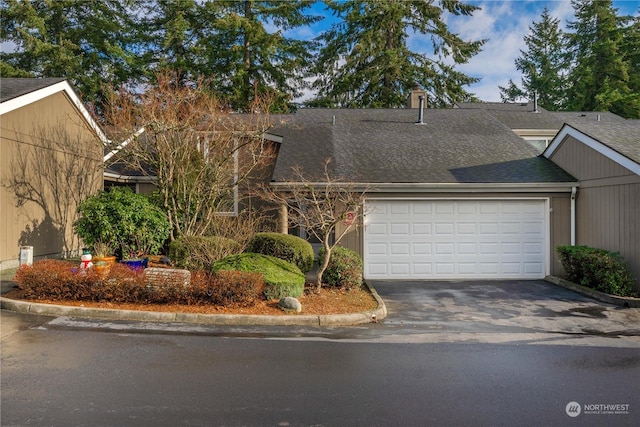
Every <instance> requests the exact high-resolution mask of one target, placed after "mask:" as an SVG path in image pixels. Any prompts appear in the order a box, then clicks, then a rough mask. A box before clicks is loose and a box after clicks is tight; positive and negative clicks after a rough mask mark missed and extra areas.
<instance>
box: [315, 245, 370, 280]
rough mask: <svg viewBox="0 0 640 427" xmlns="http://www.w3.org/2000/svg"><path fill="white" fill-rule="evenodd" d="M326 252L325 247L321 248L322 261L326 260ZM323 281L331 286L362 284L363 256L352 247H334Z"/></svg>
mask: <svg viewBox="0 0 640 427" xmlns="http://www.w3.org/2000/svg"><path fill="white" fill-rule="evenodd" d="M325 253H326V252H325V250H324V248H321V249H320V254H319V258H320V260H319V262H320V263H322V262H323V261H324V257H325ZM322 281H323V282H324V283H326V284H327V285H329V286H335V287H340V288H348V289H352V288H357V287H360V286H362V258H361V257H360V255H358V254H357V253H356V252H354V251H352V250H351V249H347V248H345V247H342V246H336V247H334V248H333V249H332V250H331V258H330V259H329V265H327V269H326V270H325V272H324V274H323V275H322Z"/></svg>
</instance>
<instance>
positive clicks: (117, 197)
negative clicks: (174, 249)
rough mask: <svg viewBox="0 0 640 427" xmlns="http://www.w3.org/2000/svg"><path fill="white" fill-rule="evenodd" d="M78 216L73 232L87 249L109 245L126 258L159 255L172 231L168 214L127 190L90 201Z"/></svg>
mask: <svg viewBox="0 0 640 427" xmlns="http://www.w3.org/2000/svg"><path fill="white" fill-rule="evenodd" d="M78 212H79V213H80V218H78V220H77V221H75V222H74V224H73V228H74V230H75V232H76V233H78V235H79V236H80V237H81V238H82V240H83V241H84V243H85V244H86V245H89V246H93V245H94V244H95V243H98V242H101V243H107V244H109V245H110V246H111V247H112V248H119V249H120V251H121V252H122V255H123V256H127V255H129V256H132V255H135V254H141V253H144V254H151V255H153V254H156V253H158V252H159V250H160V249H161V248H162V246H163V245H164V243H165V241H166V240H167V239H168V238H169V234H170V231H171V226H170V224H169V220H168V219H167V214H166V213H165V212H164V211H162V210H161V209H160V208H158V207H157V206H156V205H154V204H153V203H152V202H151V201H150V200H149V198H148V197H147V196H144V195H142V194H136V193H134V192H133V191H131V190H130V189H129V188H126V187H111V188H110V189H109V191H100V192H99V193H98V194H96V195H93V196H90V197H88V198H86V199H85V200H83V201H82V202H81V203H80V205H79V206H78Z"/></svg>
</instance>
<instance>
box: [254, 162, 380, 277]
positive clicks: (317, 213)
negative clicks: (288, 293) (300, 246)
mask: <svg viewBox="0 0 640 427" xmlns="http://www.w3.org/2000/svg"><path fill="white" fill-rule="evenodd" d="M329 164H330V160H326V161H325V164H324V173H323V176H321V177H319V178H318V179H313V178H310V177H309V176H307V175H305V173H304V171H303V169H302V168H301V167H297V166H296V167H294V168H292V176H291V182H290V183H285V184H283V185H280V186H278V185H276V186H273V185H272V186H266V185H265V186H263V187H262V188H261V192H260V194H259V195H260V197H262V198H263V199H264V200H266V201H268V202H270V203H274V204H277V205H286V206H287V209H288V219H289V223H290V224H291V225H292V226H294V227H296V226H297V227H304V229H305V230H306V231H307V232H308V233H310V234H311V235H313V236H314V237H315V238H317V239H318V240H319V241H320V242H322V246H323V247H324V250H325V257H324V262H323V263H321V264H320V265H319V266H318V273H317V275H316V286H317V289H318V290H319V289H320V288H321V287H322V275H323V274H324V272H325V270H326V269H327V266H328V265H329V260H330V258H331V251H332V250H333V248H334V247H336V246H337V245H338V244H339V243H340V241H341V240H342V239H343V238H344V237H345V236H346V235H347V233H348V232H349V231H351V230H353V229H354V228H356V227H357V226H358V224H359V221H360V219H361V218H362V215H363V202H364V198H365V194H366V192H367V190H368V188H363V187H362V186H358V185H356V184H355V183H353V182H348V181H345V180H343V179H341V178H339V177H336V176H334V175H333V174H332V173H331V172H330V170H329ZM340 224H342V226H340V227H339V225H340ZM332 237H333V240H332Z"/></svg>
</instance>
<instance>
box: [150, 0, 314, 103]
mask: <svg viewBox="0 0 640 427" xmlns="http://www.w3.org/2000/svg"><path fill="white" fill-rule="evenodd" d="M312 3H313V1H312V0H296V1H257V0H242V1H234V0H217V1H213V0H206V1H196V0H172V1H169V0H148V1H147V2H146V3H145V9H146V13H145V16H146V18H145V19H143V22H142V25H141V28H146V30H143V31H146V33H147V35H146V40H145V43H146V46H147V48H146V49H147V55H148V56H149V60H148V62H150V64H151V67H152V68H157V69H166V68H168V69H171V70H174V71H176V72H178V73H179V76H180V79H181V80H182V83H183V84H185V83H186V82H188V81H194V80H195V79H196V78H197V77H198V76H206V77H207V78H209V79H210V85H211V87H212V89H213V90H215V91H216V93H217V95H218V96H220V97H221V98H222V99H225V100H226V102H227V103H228V105H229V107H231V108H232V109H233V110H235V111H247V109H248V108H250V107H251V105H253V102H254V100H256V99H262V98H264V96H270V97H271V98H273V101H274V102H273V106H272V108H273V109H274V112H276V111H286V110H288V109H289V108H290V107H292V100H293V98H295V97H296V96H299V95H300V94H301V93H300V92H301V89H302V88H303V87H304V85H305V83H304V78H305V77H308V76H309V73H308V68H309V64H310V63H311V59H312V55H313V52H314V49H315V47H314V46H315V42H312V41H303V40H297V39H294V38H291V37H286V36H284V35H283V32H284V31H286V30H290V29H294V28H297V27H301V26H305V25H309V24H311V23H313V22H315V21H317V20H318V19H319V17H318V18H316V17H313V16H310V15H307V14H305V9H307V8H308V7H310V6H311V4H312ZM273 27H275V28H276V29H275V30H271V28H273ZM142 37H144V35H143V36H142ZM142 37H141V38H142Z"/></svg>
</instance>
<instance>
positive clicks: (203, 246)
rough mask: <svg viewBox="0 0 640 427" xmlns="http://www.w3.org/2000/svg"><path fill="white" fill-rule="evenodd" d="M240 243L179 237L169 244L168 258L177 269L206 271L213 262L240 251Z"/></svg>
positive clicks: (231, 240) (216, 237)
mask: <svg viewBox="0 0 640 427" xmlns="http://www.w3.org/2000/svg"><path fill="white" fill-rule="evenodd" d="M241 249H242V248H241V245H240V243H238V242H236V241H235V240H233V239H227V238H226V237H219V236H181V237H178V238H177V239H175V240H174V241H173V242H171V243H170V244H169V258H171V261H172V262H173V264H174V265H175V266H176V267H178V268H186V269H187V270H208V269H210V268H211V266H212V265H213V263H214V262H216V261H219V260H221V259H222V258H224V257H227V256H229V255H231V254H237V253H239V252H240V251H241Z"/></svg>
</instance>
